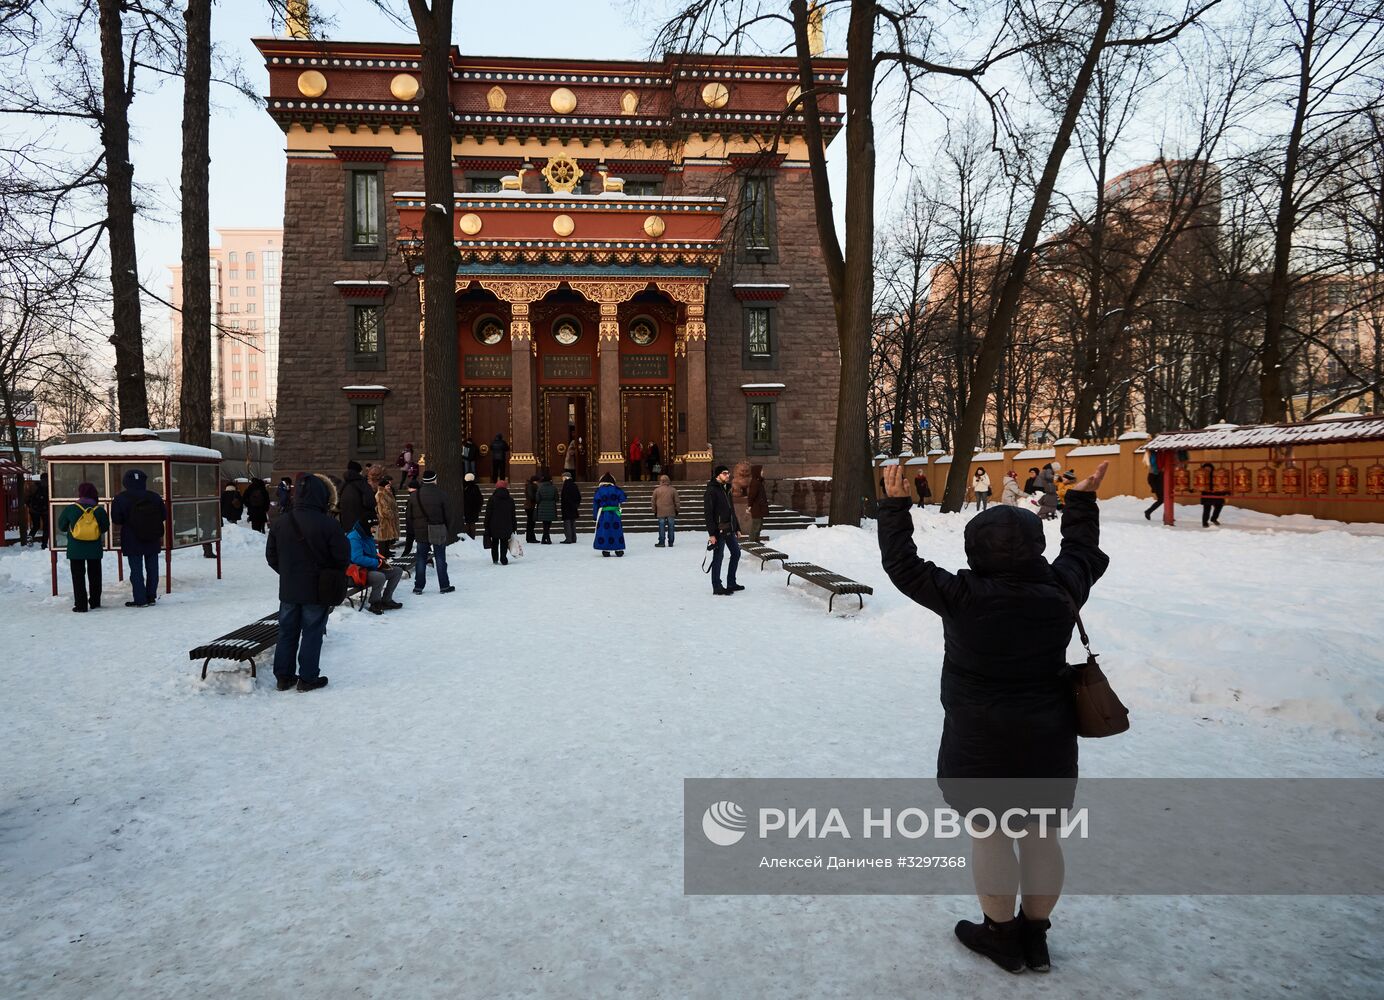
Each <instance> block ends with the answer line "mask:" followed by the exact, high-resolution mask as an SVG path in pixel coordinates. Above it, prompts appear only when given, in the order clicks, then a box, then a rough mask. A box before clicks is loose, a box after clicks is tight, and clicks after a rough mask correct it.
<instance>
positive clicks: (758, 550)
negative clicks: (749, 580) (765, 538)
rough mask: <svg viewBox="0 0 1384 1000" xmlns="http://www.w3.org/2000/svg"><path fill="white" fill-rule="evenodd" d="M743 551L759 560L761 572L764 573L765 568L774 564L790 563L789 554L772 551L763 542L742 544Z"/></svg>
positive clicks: (776, 550)
mask: <svg viewBox="0 0 1384 1000" xmlns="http://www.w3.org/2000/svg"><path fill="white" fill-rule="evenodd" d="M740 548H741V550H742V551H745V552H748V553H749V554H750V555H752V556H756V557H758V559H759V571H760V572H761V573H762V572H764V567H765V566H767V565H769V564H770V563H772V562H780V563H786V562H788V553H787V552H780V551H779V550H778V549H771V548H770V547H769V546H767V545H765V544H763V543H762V542H741V543H740Z"/></svg>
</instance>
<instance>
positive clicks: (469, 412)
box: [466, 392, 514, 479]
mask: <svg viewBox="0 0 1384 1000" xmlns="http://www.w3.org/2000/svg"><path fill="white" fill-rule="evenodd" d="M466 429H467V431H468V432H469V433H470V435H471V437H472V438H473V439H474V440H475V442H476V444H477V445H478V446H479V449H480V453H481V456H480V461H478V462H477V463H476V478H477V479H493V478H494V475H495V463H494V459H493V458H492V456H491V454H490V442H492V441H494V440H495V435H496V434H503V435H504V436H505V441H507V442H509V444H510V447H511V449H512V448H513V446H514V433H513V428H512V426H511V424H510V400H509V393H507V392H492V393H480V392H477V393H471V392H468V393H467V395H466Z"/></svg>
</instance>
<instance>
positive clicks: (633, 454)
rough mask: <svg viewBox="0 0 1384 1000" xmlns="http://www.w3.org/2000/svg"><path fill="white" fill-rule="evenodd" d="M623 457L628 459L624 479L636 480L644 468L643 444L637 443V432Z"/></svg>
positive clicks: (627, 480) (628, 480)
mask: <svg viewBox="0 0 1384 1000" xmlns="http://www.w3.org/2000/svg"><path fill="white" fill-rule="evenodd" d="M625 458H627V459H629V462H628V465H629V469H628V470H627V471H626V474H625V481H626V482H633V481H637V480H638V479H639V478H640V475H641V473H642V471H643V468H644V446H643V445H641V444H640V443H639V436H638V435H637V434H636V435H635V438H634V440H633V441H631V442H630V450H629V451H628V452H626V453H625Z"/></svg>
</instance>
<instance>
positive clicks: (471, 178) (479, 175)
mask: <svg viewBox="0 0 1384 1000" xmlns="http://www.w3.org/2000/svg"><path fill="white" fill-rule="evenodd" d="M504 179H505V173H504V171H500V170H478V171H475V172H471V171H468V172H467V173H466V175H465V181H466V193H467V194H499V193H500V192H501V191H503V190H504ZM477 181H485V182H487V183H490V182H493V183H494V184H495V190H494V191H477V190H476V182H477Z"/></svg>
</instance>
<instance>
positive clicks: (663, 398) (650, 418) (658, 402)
mask: <svg viewBox="0 0 1384 1000" xmlns="http://www.w3.org/2000/svg"><path fill="white" fill-rule="evenodd" d="M623 402H624V406H623V407H622V410H623V413H622V416H623V418H624V419H623V420H622V421H621V422H622V423H623V424H624V431H625V434H624V440H623V441H621V442H620V448H621V450H622V451H623V452H624V454H625V455H626V456H628V455H629V449H630V442H631V441H632V440H634V438H635V437H638V438H639V441H640V444H641V445H642V446H643V447H644V448H645V449H647V448H648V447H649V445H650V444H651V443H654V442H657V443H658V450H659V452H660V453H661V454H662V457H663V467H664V471H667V469H668V404H669V393H668V390H667V389H647V390H632V389H626V390H625V392H624V400H623ZM645 470H647V466H646V467H645Z"/></svg>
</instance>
